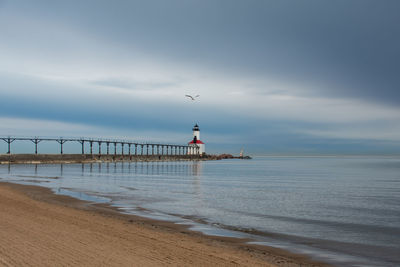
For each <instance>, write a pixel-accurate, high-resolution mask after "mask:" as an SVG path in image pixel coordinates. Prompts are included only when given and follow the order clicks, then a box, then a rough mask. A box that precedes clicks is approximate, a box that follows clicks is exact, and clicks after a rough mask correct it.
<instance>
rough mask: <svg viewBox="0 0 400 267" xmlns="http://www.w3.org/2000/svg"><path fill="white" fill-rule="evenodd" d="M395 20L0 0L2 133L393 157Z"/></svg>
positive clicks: (239, 8)
mask: <svg viewBox="0 0 400 267" xmlns="http://www.w3.org/2000/svg"><path fill="white" fill-rule="evenodd" d="M399 10H400V2H398V1H395V0H393V1H390V0H385V1H377V0H374V1H372V0H352V1H348V0H346V1H344V0H343V1H323V0H322V1H321V0H315V1H311V0H309V1H305V0H304V1H285V0H280V1H183V0H182V1H98V0H97V1H2V0H0V97H1V100H2V101H1V106H0V122H1V125H0V135H9V134H17V135H52V136H66V135H68V136H82V135H87V136H97V135H101V136H104V137H113V136H115V137H116V138H127V139H133V140H157V141H163V140H165V142H174V143H185V142H187V141H189V139H190V137H191V127H192V126H193V124H194V123H199V124H200V128H201V133H202V139H203V140H204V142H206V143H207V149H208V151H210V152H224V151H228V152H235V151H237V150H239V149H240V148H241V147H245V148H246V149H247V150H248V151H249V152H250V153H260V154H265V153H307V154H308V153H397V152H398V151H400V150H399V149H400V146H399V141H400V135H399V133H400V123H399V122H400V90H399V84H400V73H399V72H400V66H399V62H400V52H399V49H398V48H399V47H400V27H399V25H400V16H399V15H398V12H399ZM185 94H200V95H201V96H200V98H199V99H198V101H195V102H193V101H190V100H189V99H187V98H185V97H184V95H185ZM18 122H21V123H18ZM0 149H1V147H0ZM221 150H223V151H221ZM0 153H3V152H2V151H0Z"/></svg>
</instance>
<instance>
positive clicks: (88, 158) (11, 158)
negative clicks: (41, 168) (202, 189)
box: [0, 154, 213, 164]
mask: <svg viewBox="0 0 400 267" xmlns="http://www.w3.org/2000/svg"><path fill="white" fill-rule="evenodd" d="M210 159H213V158H212V157H209V156H201V155H121V154H120V155H118V154H117V155H90V154H3V155H0V164H10V163H12V164H41V163H91V162H123V161H181V160H182V161H183V160H210Z"/></svg>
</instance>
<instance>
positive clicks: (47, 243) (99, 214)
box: [0, 183, 328, 267]
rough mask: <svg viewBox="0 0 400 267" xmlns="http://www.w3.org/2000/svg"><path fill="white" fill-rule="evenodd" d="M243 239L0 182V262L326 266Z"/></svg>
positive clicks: (21, 263)
mask: <svg viewBox="0 0 400 267" xmlns="http://www.w3.org/2000/svg"><path fill="white" fill-rule="evenodd" d="M245 241H246V240H241V239H235V238H222V237H210V236H205V235H203V234H201V233H197V232H193V231H189V230H187V228H186V227H184V226H180V225H176V224H173V223H169V222H161V221H156V220H151V219H146V218H142V217H137V216H132V215H125V214H121V213H119V212H118V211H116V210H115V209H114V208H112V207H109V206H107V205H101V204H90V203H88V202H85V201H80V200H77V199H74V198H71V197H68V196H60V195H55V194H53V193H52V192H51V190H49V189H47V188H42V187H36V186H26V185H17V184H10V183H0V266H27V265H29V266H65V265H74V266H165V265H173V266H238V265H239V266H288V267H289V266H315V267H316V266H328V265H327V264H322V263H317V262H313V261H311V260H310V259H308V258H306V257H304V256H300V255H295V254H291V253H289V252H286V251H284V250H280V249H275V248H270V247H265V246H257V245H248V244H246V243H245Z"/></svg>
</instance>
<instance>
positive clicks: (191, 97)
mask: <svg viewBox="0 0 400 267" xmlns="http://www.w3.org/2000/svg"><path fill="white" fill-rule="evenodd" d="M185 96H186V97H189V98H190V99H192V100H193V101H194V100H195V99H196V98H198V97H199V96H200V95H196V96H195V97H193V96H191V95H185Z"/></svg>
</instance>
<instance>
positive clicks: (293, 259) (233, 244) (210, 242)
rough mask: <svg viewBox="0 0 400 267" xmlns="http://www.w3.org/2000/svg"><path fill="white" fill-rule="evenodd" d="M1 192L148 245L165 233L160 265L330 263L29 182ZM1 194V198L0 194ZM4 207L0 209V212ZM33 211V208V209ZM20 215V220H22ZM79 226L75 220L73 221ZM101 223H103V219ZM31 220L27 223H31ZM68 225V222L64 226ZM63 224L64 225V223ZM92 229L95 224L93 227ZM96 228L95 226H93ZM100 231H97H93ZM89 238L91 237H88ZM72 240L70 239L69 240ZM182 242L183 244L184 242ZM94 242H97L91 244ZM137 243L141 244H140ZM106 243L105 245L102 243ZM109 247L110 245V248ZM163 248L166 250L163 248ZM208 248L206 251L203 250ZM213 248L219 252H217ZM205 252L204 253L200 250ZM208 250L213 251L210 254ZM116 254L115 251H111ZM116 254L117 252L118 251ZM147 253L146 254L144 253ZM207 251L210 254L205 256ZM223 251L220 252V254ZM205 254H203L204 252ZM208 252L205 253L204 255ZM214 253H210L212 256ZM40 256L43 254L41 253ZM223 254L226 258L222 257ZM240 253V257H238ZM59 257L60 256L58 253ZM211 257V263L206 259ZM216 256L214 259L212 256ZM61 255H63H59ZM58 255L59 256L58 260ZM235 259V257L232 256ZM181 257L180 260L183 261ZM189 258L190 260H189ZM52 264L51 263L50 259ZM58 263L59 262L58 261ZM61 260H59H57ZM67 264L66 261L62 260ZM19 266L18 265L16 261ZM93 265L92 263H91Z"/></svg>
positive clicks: (2, 187) (8, 186) (5, 187)
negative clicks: (91, 221)
mask: <svg viewBox="0 0 400 267" xmlns="http://www.w3.org/2000/svg"><path fill="white" fill-rule="evenodd" d="M0 191H2V192H3V195H4V192H6V193H7V194H15V195H16V196H18V197H22V198H24V197H25V201H26V202H27V203H31V204H32V205H33V206H35V207H40V206H46V209H47V211H49V212H48V213H50V214H44V216H45V217H46V216H47V217H48V216H50V217H51V216H52V215H51V212H50V211H51V210H52V209H55V210H57V211H58V212H59V211H60V210H63V211H64V212H66V213H72V214H75V213H78V214H75V215H74V216H75V217H77V218H78V219H79V218H83V217H86V216H89V217H96V218H95V219H96V220H95V221H96V222H100V221H103V219H106V221H107V223H108V224H109V227H111V228H114V227H116V226H121V225H122V228H126V227H127V228H126V229H124V231H125V232H126V231H128V233H129V232H132V233H136V234H139V235H140V236H142V235H143V232H146V233H147V234H149V235H150V236H149V237H148V238H147V239H146V240H145V241H144V242H145V243H146V244H147V243H148V242H150V243H149V246H150V247H153V246H155V245H157V243H158V242H161V243H162V242H165V241H166V240H165V239H163V238H165V236H163V238H161V239H160V240H158V241H157V240H154V238H153V237H151V236H152V235H168V241H170V240H176V242H177V243H176V244H175V245H172V244H171V248H169V247H168V246H167V247H163V249H162V250H160V253H161V252H163V253H166V255H168V257H169V259H166V260H165V261H162V262H161V265H165V264H173V265H204V264H206V265H211V264H221V265H225V266H229V265H247V266H248V265H259V266H300V265H301V266H314V267H317V266H330V265H329V264H326V263H319V262H317V261H313V260H311V259H310V258H309V257H307V256H303V255H297V254H293V253H291V252H288V251H285V250H281V249H278V248H273V247H268V246H261V245H251V244H247V243H246V242H247V241H249V240H246V239H239V238H230V237H216V236H208V235H204V234H202V233H200V232H195V231H192V230H189V229H188V226H184V225H177V224H174V223H172V222H165V221H158V220H154V219H148V218H144V217H139V216H136V215H128V214H123V213H121V212H120V211H119V210H118V209H117V208H114V207H111V206H110V205H108V204H94V203H90V202H87V201H82V200H78V199H75V198H72V197H69V196H64V195H56V194H55V193H53V192H52V191H51V189H48V188H44V187H40V186H31V185H20V184H14V183H8V182H0ZM0 197H3V196H2V194H0ZM3 202H4V201H0V205H1V206H3V205H4V204H3ZM10 205H11V207H7V208H9V209H14V208H15V207H13V206H15V205H13V204H12V201H11V204H10ZM3 208H4V207H2V208H1V209H0V213H1V211H2V210H4V209H3ZM32 212H35V211H32ZM6 215H7V214H1V216H0V218H1V219H0V220H2V219H3V217H4V216H6ZM24 216H25V215H23V216H22V218H21V219H24ZM74 223H76V224H77V225H79V224H80V223H79V220H78V222H74ZM103 223H104V222H103ZM31 224H32V222H30V225H31ZM0 225H1V224H0ZM67 226H69V225H67ZM64 227H66V226H64ZM94 228H95V227H94ZM95 229H97V228H95ZM93 234H94V235H96V234H102V233H101V232H100V233H93ZM89 237H90V236H89ZM69 241H71V240H69ZM82 242H84V243H85V242H86V243H87V244H89V243H90V242H89V241H88V240H84V241H82ZM182 242H183V243H184V244H186V245H185V246H184V247H181V243H182ZM1 243H3V241H0V263H1V260H2V259H4V257H5V256H4V255H2V253H5V252H7V250H5V251H4V249H3V250H2V249H1V247H2V246H4V245H5V244H3V245H1ZM128 243H129V244H130V245H132V246H135V247H136V246H137V245H138V244H135V240H131V242H128ZM183 243H182V244H183ZM177 244H179V245H178V247H179V248H180V249H181V250H182V251H174V253H176V254H174V253H172V254H171V251H168V250H169V249H173V250H175V249H177V247H176V245H177ZM94 245H96V244H94ZM139 245H140V244H139ZM104 246H107V244H104ZM193 246H200V247H198V248H197V249H198V253H199V255H197V253H196V255H197V256H196V262H195V261H194V258H193V257H194V256H193V255H190V256H189V255H188V258H185V259H182V257H183V256H182V253H185V252H187V249H188V247H193ZM86 249H89V250H90V247H86ZM110 249H112V248H110ZM164 250H165V251H164ZM205 251H207V252H205ZM216 251H218V252H217V253H216ZM203 252H204V253H203ZM211 252H214V254H213V253H211ZM114 253H117V252H114ZM118 253H119V252H118ZM143 253H144V254H145V255H147V256H144V258H146V259H147V258H148V257H151V255H152V253H154V251H152V250H151V249H150V250H149V251H147V252H143ZM146 253H147V254H146ZM207 253H211V254H210V255H208V254H207ZM221 253H222V254H221ZM203 254H204V255H203ZM206 254H207V255H206ZM212 255H213V256H212ZM221 255H224V257H223V259H221ZM42 256H43V255H42ZM225 256H226V257H225ZM237 256H239V258H237ZM60 257H61V256H60ZM210 257H211V258H212V259H213V261H212V262H209V260H210ZM214 257H215V258H214ZM61 258H63V257H61ZM61 258H60V259H61ZM233 258H234V259H233ZM182 260H183V261H182ZM191 261H192V262H191ZM53 263H54V262H53ZM57 263H58V262H57ZM60 263H61V262H60ZM63 263H68V262H63ZM143 263H144V265H153V264H155V265H158V264H160V262H158V261H154V262H152V261H150V262H147V263H145V262H143ZM17 265H19V264H17ZM93 265H94V264H93Z"/></svg>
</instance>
